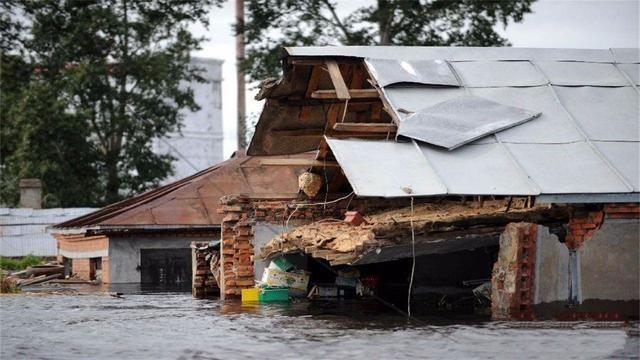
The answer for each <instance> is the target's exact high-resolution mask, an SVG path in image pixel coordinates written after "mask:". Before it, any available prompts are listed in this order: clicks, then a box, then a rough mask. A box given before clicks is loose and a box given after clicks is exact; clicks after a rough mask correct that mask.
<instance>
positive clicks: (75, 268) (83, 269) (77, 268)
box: [71, 259, 91, 280]
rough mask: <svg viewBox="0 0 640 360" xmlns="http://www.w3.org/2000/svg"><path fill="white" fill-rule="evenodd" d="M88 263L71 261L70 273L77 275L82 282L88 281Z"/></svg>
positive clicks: (79, 260)
mask: <svg viewBox="0 0 640 360" xmlns="http://www.w3.org/2000/svg"><path fill="white" fill-rule="evenodd" d="M89 261H90V260H89V259H73V263H72V266H71V272H72V273H73V274H77V277H78V278H80V279H82V280H90V277H91V266H90V264H89Z"/></svg>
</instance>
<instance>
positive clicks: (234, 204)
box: [218, 195, 254, 299]
mask: <svg viewBox="0 0 640 360" xmlns="http://www.w3.org/2000/svg"><path fill="white" fill-rule="evenodd" d="M220 204H221V205H222V206H220V207H219V208H218V211H219V212H220V213H222V214H225V217H224V218H223V219H222V225H221V227H222V254H221V261H220V267H221V269H220V274H221V280H220V297H221V298H223V299H224V298H237V297H239V296H240V293H241V291H242V289H247V288H250V287H253V285H254V277H253V245H252V244H251V238H252V237H253V222H252V220H250V219H249V211H250V208H251V206H250V201H249V198H248V197H246V196H244V195H230V196H225V197H222V198H221V199H220Z"/></svg>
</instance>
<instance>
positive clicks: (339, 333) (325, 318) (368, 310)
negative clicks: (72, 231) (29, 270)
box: [0, 288, 640, 360]
mask: <svg viewBox="0 0 640 360" xmlns="http://www.w3.org/2000/svg"><path fill="white" fill-rule="evenodd" d="M65 289H67V288H65ZM49 290H51V289H49ZM54 290H56V288H54ZM57 291H58V293H57V294H38V293H29V294H22V295H16V296H12V295H9V296H0V358H2V359H265V358H277V359H306V358H309V359H346V358H348V359H369V360H371V359H408V358H420V359H523V358H530V359H610V358H614V359H636V358H638V357H639V356H640V349H639V346H640V345H639V344H640V343H639V339H640V338H639V337H638V336H637V335H634V333H636V332H635V331H629V327H628V326H622V324H602V323H561V324H559V323H495V322H488V321H478V320H477V319H476V320H473V321H471V320H456V321H451V320H445V319H429V318H422V319H421V321H420V322H418V323H416V322H407V320H406V319H405V318H403V317H402V316H400V315H398V314H396V313H394V312H393V311H380V309H379V308H376V309H374V308H375V307H370V306H367V305H366V304H365V305H363V304H362V303H354V302H344V301H343V302H320V303H310V302H307V301H296V302H292V303H289V304H271V305H252V306H243V305H242V304H240V303H238V302H226V303H224V302H221V301H217V300H197V299H193V298H192V297H191V294H189V293H176V292H147V291H140V290H137V291H129V292H125V291H123V292H125V295H124V296H123V297H124V298H122V299H120V298H114V297H111V296H109V295H108V294H105V293H104V292H101V291H95V292H86V291H82V294H81V295H78V294H76V293H68V292H69V290H57ZM65 293H66V294H65ZM374 310H375V311H374Z"/></svg>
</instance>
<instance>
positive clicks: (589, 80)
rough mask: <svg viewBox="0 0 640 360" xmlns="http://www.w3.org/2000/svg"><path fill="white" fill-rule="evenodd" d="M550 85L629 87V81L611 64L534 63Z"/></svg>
mask: <svg viewBox="0 0 640 360" xmlns="http://www.w3.org/2000/svg"><path fill="white" fill-rule="evenodd" d="M535 64H536V65H537V66H538V67H539V68H540V70H541V71H542V72H543V73H544V74H545V75H546V76H547V77H548V78H549V82H550V83H551V84H552V85H564V86H629V85H631V84H629V81H627V79H626V78H625V76H624V75H623V74H621V73H620V71H619V70H618V69H616V67H615V66H614V65H613V64H596V63H571V62H560V61H538V62H536V63H535Z"/></svg>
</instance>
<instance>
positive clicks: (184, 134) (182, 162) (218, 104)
mask: <svg viewBox="0 0 640 360" xmlns="http://www.w3.org/2000/svg"><path fill="white" fill-rule="evenodd" d="M191 61H192V63H193V64H194V65H196V66H198V67H201V68H204V69H205V71H204V72H203V73H202V76H203V77H204V78H205V80H206V81H207V82H206V83H198V82H191V83H185V84H184V85H183V86H185V87H187V86H188V87H190V88H192V89H193V95H194V99H195V101H196V103H197V104H198V105H199V106H200V110H198V111H196V112H191V111H185V112H184V114H185V117H184V120H183V123H182V129H181V131H180V132H176V133H170V134H168V135H167V136H166V137H163V138H160V139H156V141H155V142H154V145H153V149H154V152H155V153H157V154H171V155H172V156H173V157H175V158H176V159H177V160H175V161H174V162H173V168H174V174H173V175H172V176H170V177H168V178H166V179H165V180H164V181H163V183H162V184H168V183H171V182H173V181H176V180H179V179H182V178H184V177H187V176H189V175H191V174H193V173H195V172H198V171H200V170H203V169H206V168H208V167H210V166H212V165H214V164H216V163H219V162H221V161H222V160H223V147H222V142H223V133H222V92H221V89H222V87H221V84H222V60H218V59H205V58H192V60H191Z"/></svg>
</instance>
